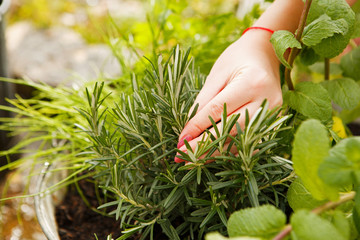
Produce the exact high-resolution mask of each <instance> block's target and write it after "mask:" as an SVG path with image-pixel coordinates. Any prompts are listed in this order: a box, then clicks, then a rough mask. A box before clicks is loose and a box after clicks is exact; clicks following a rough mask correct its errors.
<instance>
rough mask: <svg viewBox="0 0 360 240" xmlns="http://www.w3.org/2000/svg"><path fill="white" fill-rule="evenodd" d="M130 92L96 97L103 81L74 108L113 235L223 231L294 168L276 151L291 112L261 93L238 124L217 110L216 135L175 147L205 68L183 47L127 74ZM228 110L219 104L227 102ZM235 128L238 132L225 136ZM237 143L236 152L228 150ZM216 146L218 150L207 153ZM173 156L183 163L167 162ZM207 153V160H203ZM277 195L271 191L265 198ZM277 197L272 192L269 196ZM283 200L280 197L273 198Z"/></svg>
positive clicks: (276, 189) (191, 235) (185, 235)
mask: <svg viewBox="0 0 360 240" xmlns="http://www.w3.org/2000/svg"><path fill="white" fill-rule="evenodd" d="M132 82H133V92H132V93H131V94H129V95H127V94H122V95H120V96H116V97H114V96H112V97H113V98H114V99H116V98H118V99H117V100H115V102H114V103H113V106H112V107H110V106H108V105H105V104H104V101H105V99H106V97H107V96H108V95H106V94H103V93H102V90H103V86H104V84H103V83H98V84H96V85H95V86H94V88H93V90H92V91H89V90H87V98H88V107H86V108H81V109H78V111H79V112H80V113H81V115H83V116H84V118H85V119H86V122H87V125H83V126H80V127H81V128H82V129H83V131H85V132H86V133H87V134H88V138H89V140H90V141H91V142H92V146H91V147H89V149H88V151H87V152H85V154H88V157H89V160H88V163H89V164H91V165H92V166H93V169H94V170H95V172H96V176H95V177H96V179H97V181H98V182H99V184H100V185H101V188H102V189H103V191H104V193H105V194H106V196H107V202H105V203H104V204H102V205H101V206H100V207H99V209H109V207H112V209H115V210H109V214H110V215H114V216H115V218H116V219H118V220H120V227H121V228H122V229H124V230H123V235H122V236H120V237H119V238H118V239H126V238H129V237H131V236H132V237H133V238H134V239H149V238H150V239H162V238H169V239H202V238H203V236H204V234H205V233H206V232H209V231H214V230H216V231H219V232H221V233H224V234H226V225H227V218H228V217H229V215H230V214H231V213H232V212H234V211H235V210H238V209H240V208H244V207H249V206H258V205H260V204H263V203H272V204H274V205H277V206H280V204H279V202H284V201H279V198H283V197H284V196H283V192H284V191H285V187H284V186H282V185H281V183H282V182H284V181H286V179H287V178H288V177H289V175H290V174H291V172H292V167H291V166H290V165H289V163H288V162H287V161H286V160H285V159H283V158H281V157H279V156H278V154H280V153H282V144H281V138H278V137H277V136H278V133H279V132H280V131H284V130H287V129H288V128H286V127H283V126H282V125H283V124H284V122H286V121H287V119H288V118H289V117H290V116H282V117H281V116H279V114H280V110H272V111H269V110H268V104H267V103H266V102H264V103H263V104H262V105H261V108H260V109H259V110H258V111H257V113H256V114H255V116H254V117H253V118H251V119H250V118H249V116H248V114H247V115H246V124H245V128H244V129H243V130H241V128H240V126H239V124H238V123H237V119H238V118H239V115H234V116H232V117H230V118H229V119H227V114H226V110H225V111H224V113H223V118H222V124H221V126H220V127H219V128H218V127H217V126H216V124H215V122H214V121H213V120H212V122H213V127H214V128H215V131H216V135H212V134H211V133H210V132H208V133H207V134H205V135H204V138H203V141H201V142H200V143H199V144H198V146H197V147H196V149H195V150H192V149H191V148H190V146H189V144H188V143H187V142H185V144H186V145H187V151H186V152H181V151H180V150H177V149H176V144H177V140H178V136H179V134H180V132H181V129H182V128H183V127H184V125H185V124H186V122H187V121H188V120H189V118H191V117H192V115H193V114H194V113H195V112H196V108H195V109H194V111H193V113H192V114H190V116H189V115H188V112H189V109H190V107H191V105H192V104H193V102H194V98H195V96H196V93H197V92H198V90H199V89H200V88H201V86H202V84H203V82H204V76H203V75H201V74H200V73H199V71H197V70H196V69H195V67H194V62H193V61H192V59H191V58H189V50H188V51H186V52H182V51H181V50H180V49H179V47H176V48H175V49H174V50H173V52H172V54H171V56H170V58H169V59H167V60H166V61H164V60H163V59H162V57H161V56H159V58H158V61H157V63H156V64H154V63H151V62H150V69H149V70H147V71H146V76H145V77H144V79H142V81H138V79H136V76H134V77H133V81H132ZM225 109H226V108H225ZM233 128H237V130H238V132H239V134H238V135H236V136H231V135H230V131H231V130H232V129H233ZM234 147H235V149H236V153H235V154H234V153H232V152H231V151H230V149H231V148H234ZM215 151H219V153H220V156H217V157H214V156H212V155H213V153H214V152H215ZM177 152H178V154H180V155H179V156H178V157H180V158H182V159H184V160H185V161H187V162H188V163H187V164H185V165H184V164H179V163H175V162H174V157H175V155H176V153H177ZM209 160H212V161H211V162H210V163H208V161H209ZM273 196H275V197H273ZM273 199H275V200H273ZM280 207H282V208H284V206H280Z"/></svg>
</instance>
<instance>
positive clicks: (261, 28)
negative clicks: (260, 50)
mask: <svg viewBox="0 0 360 240" xmlns="http://www.w3.org/2000/svg"><path fill="white" fill-rule="evenodd" d="M252 29H260V30H265V31H268V32H270V33H274V30H271V29H269V28H264V27H249V28H247V29H245V30H244V31H243V33H242V35H244V34H245V33H246V32H247V31H249V30H252Z"/></svg>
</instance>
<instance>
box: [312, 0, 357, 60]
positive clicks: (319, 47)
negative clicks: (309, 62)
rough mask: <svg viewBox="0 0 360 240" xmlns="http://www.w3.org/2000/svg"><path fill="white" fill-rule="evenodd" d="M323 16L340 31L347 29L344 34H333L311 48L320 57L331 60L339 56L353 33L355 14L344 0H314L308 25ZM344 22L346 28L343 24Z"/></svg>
mask: <svg viewBox="0 0 360 240" xmlns="http://www.w3.org/2000/svg"><path fill="white" fill-rule="evenodd" d="M324 14H326V15H327V16H329V17H330V18H331V20H332V21H333V22H335V23H336V25H337V26H338V27H339V28H342V30H345V29H347V30H346V32H344V33H335V34H334V35H333V36H331V37H328V38H324V39H322V41H321V42H320V43H318V44H316V45H315V46H313V48H314V50H315V52H316V53H317V54H319V55H320V56H322V57H325V58H333V57H335V56H337V55H339V54H340V53H341V52H342V51H343V50H344V49H345V48H346V46H347V44H348V43H349V40H350V38H351V36H352V33H353V31H354V24H355V13H354V12H353V11H352V9H351V8H350V6H349V4H348V3H347V2H346V1H345V0H314V1H313V2H312V4H311V8H310V12H309V16H308V23H309V25H310V24H311V23H312V22H313V21H316V20H317V19H318V18H319V17H321V16H323V15H324ZM344 22H346V24H347V26H346V25H345V24H343V23H344Z"/></svg>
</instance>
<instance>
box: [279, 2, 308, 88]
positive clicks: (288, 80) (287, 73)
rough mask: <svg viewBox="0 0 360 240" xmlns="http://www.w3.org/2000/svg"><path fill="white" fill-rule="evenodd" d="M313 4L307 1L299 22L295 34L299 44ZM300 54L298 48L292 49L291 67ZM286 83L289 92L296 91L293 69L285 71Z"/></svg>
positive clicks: (289, 59)
mask: <svg viewBox="0 0 360 240" xmlns="http://www.w3.org/2000/svg"><path fill="white" fill-rule="evenodd" d="M311 3H312V0H306V2H305V6H304V9H303V12H302V14H301V18H300V21H299V27H298V29H297V30H296V33H295V38H296V40H298V41H299V42H301V36H302V34H303V31H304V28H305V24H306V19H307V16H308V14H309V10H310V6H311ZM299 53H300V50H299V49H297V48H292V49H291V51H290V55H289V58H288V63H289V65H290V66H291V67H292V66H293V64H294V61H295V58H296V56H297V55H298V54H299ZM285 81H286V84H287V85H288V88H289V90H294V85H293V83H292V81H291V69H289V68H286V69H285Z"/></svg>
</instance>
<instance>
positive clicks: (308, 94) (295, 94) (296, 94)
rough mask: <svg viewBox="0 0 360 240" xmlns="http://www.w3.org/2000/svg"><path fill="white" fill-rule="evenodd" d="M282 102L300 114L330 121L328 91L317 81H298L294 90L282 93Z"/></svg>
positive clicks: (326, 121)
mask: <svg viewBox="0 0 360 240" xmlns="http://www.w3.org/2000/svg"><path fill="white" fill-rule="evenodd" d="M284 102H285V103H286V104H288V105H289V106H290V107H291V108H292V109H295V110H296V111H298V112H299V113H301V114H302V115H304V116H306V117H309V118H315V119H319V120H321V121H322V122H324V123H328V122H331V117H332V105H331V99H330V97H329V93H328V92H327V91H326V89H325V88H324V87H322V86H321V85H320V84H318V83H313V82H300V83H298V84H296V85H295V90H294V91H287V92H285V94H284Z"/></svg>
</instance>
